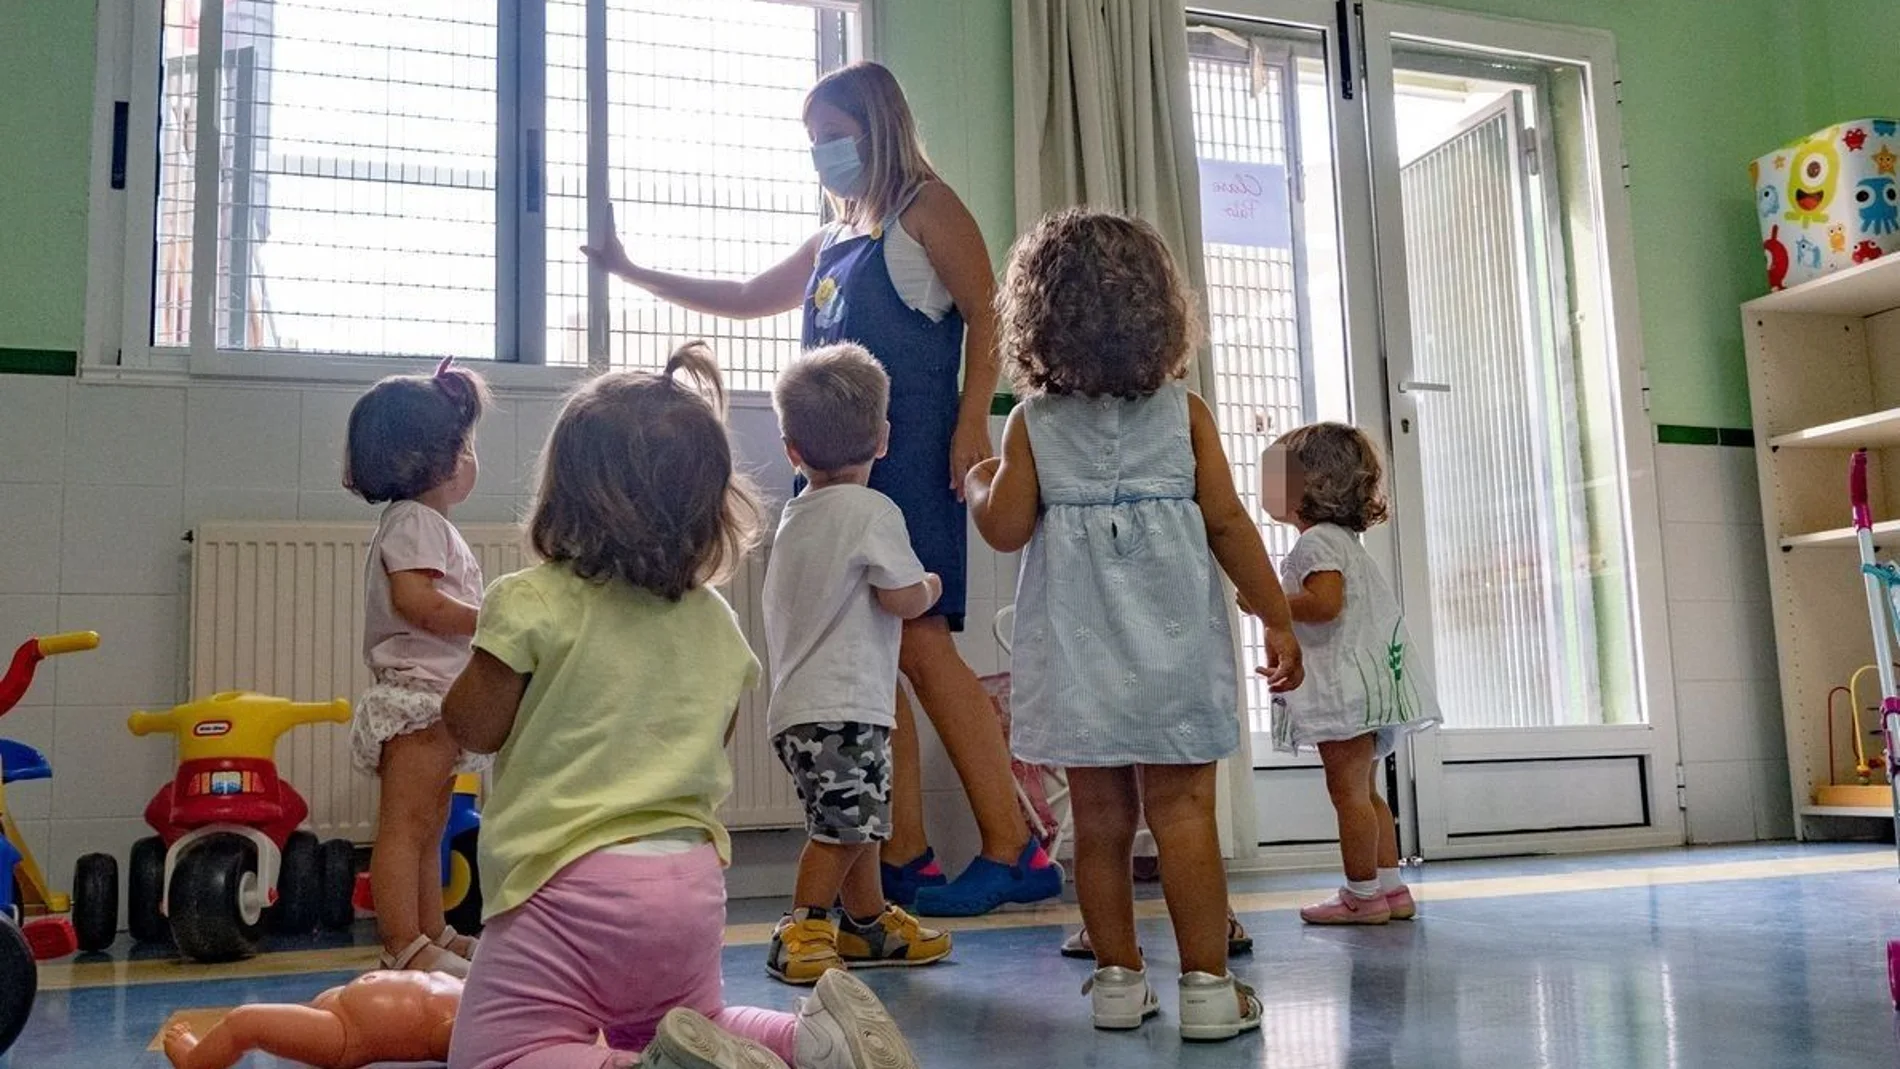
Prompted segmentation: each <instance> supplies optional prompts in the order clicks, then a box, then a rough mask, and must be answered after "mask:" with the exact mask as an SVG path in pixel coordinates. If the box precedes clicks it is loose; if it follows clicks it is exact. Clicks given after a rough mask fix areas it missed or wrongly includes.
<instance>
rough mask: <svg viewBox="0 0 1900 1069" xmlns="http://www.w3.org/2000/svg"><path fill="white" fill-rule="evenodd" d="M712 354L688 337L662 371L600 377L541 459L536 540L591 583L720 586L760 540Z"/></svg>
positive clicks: (581, 393)
mask: <svg viewBox="0 0 1900 1069" xmlns="http://www.w3.org/2000/svg"><path fill="white" fill-rule="evenodd" d="M725 409H726V392H725V387H724V385H723V384H721V382H720V381H719V369H718V366H717V365H716V364H715V363H714V362H713V355H712V350H711V349H710V348H708V347H707V346H706V344H705V343H704V342H689V343H687V344H685V345H682V346H680V347H679V348H678V349H676V350H674V352H673V355H672V356H671V357H670V358H669V359H668V360H667V362H666V369H665V370H664V371H662V372H661V373H659V374H657V375H655V374H652V373H650V372H643V371H619V372H613V373H610V374H606V375H602V376H600V377H599V378H597V379H594V380H593V381H591V382H589V383H587V384H586V385H584V386H582V387H581V388H580V389H578V390H576V391H574V394H573V395H572V396H571V397H569V398H568V400H567V404H566V406H565V407H563V408H562V409H561V416H560V419H559V420H557V421H556V422H555V425H554V432H553V434H551V435H550V436H549V438H548V444H547V449H546V451H545V452H544V453H543V455H542V459H541V488H540V491H539V492H538V493H537V494H536V499H535V505H534V513H533V515H532V516H531V517H530V518H529V520H528V536H529V539H530V540H531V541H532V542H533V544H534V549H535V552H537V553H539V554H540V555H541V556H542V557H543V558H545V559H547V560H550V561H560V562H564V563H566V564H567V565H568V566H569V567H571V568H573V569H574V572H575V574H577V575H579V576H580V577H581V578H583V579H589V580H593V581H595V582H600V583H605V582H608V581H610V580H615V579H619V580H624V581H626V582H628V583H631V584H633V585H634V586H637V587H642V588H644V589H646V590H650V591H652V592H653V593H655V594H658V595H659V596H661V597H663V598H666V599H667V600H669V601H678V600H679V599H680V598H681V597H682V596H683V595H685V593H686V592H687V591H689V590H691V589H693V588H694V587H697V586H701V585H706V584H714V585H716V584H719V583H722V582H725V581H726V580H727V579H728V578H730V577H731V575H732V572H733V570H734V569H735V568H737V567H738V565H739V562H740V561H741V560H743V559H744V558H745V555H746V554H747V553H748V552H750V551H751V549H752V547H753V546H754V545H756V544H757V542H758V537H759V528H760V519H761V511H760V508H759V501H758V497H757V495H756V494H754V492H753V490H752V487H751V483H750V481H749V480H747V479H746V477H745V476H744V475H743V474H742V473H739V472H735V471H734V470H733V467H732V445H731V442H730V440H729V439H728V438H727V434H726V421H725Z"/></svg>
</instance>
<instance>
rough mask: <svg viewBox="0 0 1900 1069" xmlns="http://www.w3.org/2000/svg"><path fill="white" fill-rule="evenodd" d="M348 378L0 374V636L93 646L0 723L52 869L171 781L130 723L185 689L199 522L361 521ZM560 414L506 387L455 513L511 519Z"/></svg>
mask: <svg viewBox="0 0 1900 1069" xmlns="http://www.w3.org/2000/svg"><path fill="white" fill-rule="evenodd" d="M356 394H357V391H356V390H354V389H340V390H327V389H320V388H296V387H251V386H223V385H193V386H190V387H182V386H181V387H162V386H113V385H97V384H80V383H76V382H74V381H73V380H71V379H63V378H40V377H31V376H0V458H4V459H5V462H4V463H0V546H4V547H6V548H5V552H4V553H0V647H4V650H5V651H6V652H10V651H11V649H12V647H13V646H14V645H15V644H17V643H18V642H20V641H21V640H23V639H24V638H26V636H28V635H31V634H35V633H46V632H51V631H57V630H82V629H90V630H95V631H98V632H99V633H100V635H101V636H102V644H101V646H100V648H99V649H98V650H96V651H93V652H90V653H81V654H74V655H71V656H69V657H64V658H58V659H55V660H53V661H49V662H47V663H46V664H44V665H42V666H41V669H40V672H39V676H38V679H37V681H36V682H35V684H34V686H33V689H32V690H30V691H29V692H28V693H27V696H26V699H25V700H24V701H23V702H22V704H21V706H20V708H18V709H17V710H15V711H14V712H13V713H11V714H9V715H7V716H6V717H5V719H4V720H0V736H5V737H7V738H15V739H19V740H21V741H23V742H27V743H30V744H32V745H34V746H36V747H39V748H40V749H41V750H43V751H45V752H46V754H47V756H48V759H49V760H50V761H51V763H52V765H53V771H54V776H53V780H52V782H51V783H45V782H33V783H21V784H17V785H15V786H14V787H12V788H11V789H10V790H9V791H8V792H7V800H8V804H9V805H10V806H12V808H13V809H14V812H15V815H16V817H18V818H19V819H20V820H21V830H22V833H23V835H24V836H25V838H26V839H27V842H28V844H29V845H30V846H31V848H32V849H33V851H34V853H35V854H36V855H37V856H38V857H39V859H40V861H41V862H42V863H43V864H44V865H45V866H46V867H47V868H48V870H49V872H48V875H49V877H50V878H51V879H52V880H53V882H54V883H55V884H56V885H58V886H62V887H63V886H64V885H65V884H66V883H67V881H68V880H70V879H71V875H72V867H73V862H74V861H75V860H76V859H77V858H78V856H79V855H80V854H82V853H85V852H87V851H91V850H105V851H108V852H110V853H112V854H114V855H116V856H118V857H119V858H120V859H121V863H123V859H124V858H125V856H126V854H127V853H128V851H129V849H130V846H131V843H132V841H133V840H134V839H135V838H137V837H139V836H140V835H143V834H146V831H145V827H144V824H143V822H142V821H141V820H140V814H141V813H142V812H143V810H144V807H145V803H146V801H147V800H148V799H149V798H150V797H151V795H152V793H153V792H154V791H156V790H157V789H158V786H159V784H161V783H162V782H164V781H165V780H166V778H168V776H169V775H170V772H171V767H172V752H171V747H170V746H169V745H168V744H167V742H166V741H165V740H164V739H162V738H146V739H137V738H133V737H132V735H131V734H130V733H129V732H127V731H126V730H125V717H126V714H127V713H128V712H130V711H131V710H132V709H134V708H140V707H165V706H169V705H171V704H173V703H174V702H176V701H179V700H181V699H182V698H183V697H184V696H185V695H184V691H185V688H186V686H187V682H188V681H187V680H186V678H185V668H184V665H185V652H186V645H187V636H186V620H187V618H186V599H185V595H186V593H187V591H188V590H189V583H190V575H189V552H188V546H187V545H186V543H185V542H184V541H183V536H184V534H185V532H186V531H188V530H189V529H190V528H191V527H192V526H193V525H194V524H196V523H198V522H200V521H202V520H206V519H291V518H296V517H305V518H322V519H367V518H370V517H373V516H374V511H373V510H372V509H370V508H369V507H368V506H366V505H364V504H363V503H362V502H361V501H359V500H357V499H356V498H353V497H351V496H349V495H348V494H346V493H344V492H343V490H342V487H341V485H340V483H339V479H340V465H341V456H342V438H341V435H342V430H343V426H344V419H345V417H346V416H347V414H348V412H349V406H350V404H351V402H352V401H353V400H354V398H355V396H356ZM554 413H555V405H554V403H553V402H551V401H548V400H545V399H535V400H529V401H520V402H515V401H510V400H508V399H503V400H502V401H501V402H500V403H499V405H498V407H497V409H496V411H494V412H492V413H491V414H490V415H489V416H488V417H487V418H485V419H484V420H483V421H482V426H481V430H480V432H479V435H478V438H477V450H478V452H479V454H480V457H481V461H482V475H481V481H480V483H479V486H478V493H477V496H476V497H475V498H473V499H471V500H470V502H469V503H468V506H467V507H466V508H465V510H464V511H463V512H458V518H463V517H465V518H467V519H470V520H506V519H510V518H512V517H513V516H514V515H515V513H516V510H517V508H519V507H520V506H521V505H522V504H523V503H524V502H525V495H526V494H527V493H528V491H529V490H530V489H531V486H530V480H529V478H528V475H527V473H528V472H529V471H531V470H532V466H533V463H534V447H533V445H532V444H530V445H529V446H528V447H526V448H523V447H521V445H520V444H519V443H522V442H527V443H537V442H540V441H541V440H542V439H543V438H545V437H546V433H547V428H548V427H549V426H551V425H552V422H553V419H554Z"/></svg>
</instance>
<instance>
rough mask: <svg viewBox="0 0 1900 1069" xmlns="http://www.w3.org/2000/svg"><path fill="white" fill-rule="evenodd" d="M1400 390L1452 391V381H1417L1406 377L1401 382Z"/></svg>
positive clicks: (1417, 391) (1402, 391)
mask: <svg viewBox="0 0 1900 1069" xmlns="http://www.w3.org/2000/svg"><path fill="white" fill-rule="evenodd" d="M1399 392H1400V393H1450V392H1451V383H1448V382H1417V381H1415V380H1412V379H1406V380H1405V381H1404V382H1401V383H1399Z"/></svg>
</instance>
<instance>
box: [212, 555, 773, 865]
mask: <svg viewBox="0 0 1900 1069" xmlns="http://www.w3.org/2000/svg"><path fill="white" fill-rule="evenodd" d="M458 526H459V527H460V529H461V531H462V535H463V537H465V538H467V539H468V542H469V545H470V546H471V547H472V548H473V549H474V551H475V555H476V557H477V558H478V559H479V560H480V561H481V565H482V574H483V575H484V576H485V577H487V578H488V579H490V580H493V579H495V578H497V577H499V576H502V575H506V574H507V573H509V572H512V571H516V570H518V569H519V568H520V567H521V566H522V563H523V553H522V550H521V541H522V539H521V530H520V528H518V527H516V526H514V525H512V524H459V525H458ZM374 533H375V528H374V527H373V526H372V525H368V524H359V523H304V522H298V523H239V522H230V523H227V522H216V521H213V522H207V523H203V524H200V525H199V526H198V528H197V530H196V531H194V532H193V543H194V545H193V554H192V575H191V677H190V678H191V683H190V686H191V693H192V694H193V695H194V696H198V695H205V694H210V693H213V692H216V691H221V690H255V691H259V692H262V693H265V694H278V695H282V696H284V697H287V698H293V699H296V700H299V701H322V700H327V699H330V698H335V697H347V698H352V699H354V698H355V696H356V695H357V694H359V693H360V692H361V691H362V690H363V688H364V687H366V686H367V685H368V684H369V671H368V669H366V668H364V666H363V560H364V556H365V555H366V554H367V552H368V548H369V539H370V537H371V536H372V535H373V534H374ZM764 578H765V563H764V559H763V555H762V554H759V555H755V556H754V557H753V558H751V559H750V560H748V561H747V562H746V566H745V567H744V568H743V569H741V571H740V574H739V575H738V576H737V577H736V579H735V580H734V583H733V585H732V587H731V588H730V589H728V590H726V591H725V593H726V596H727V597H728V598H729V599H730V600H731V602H732V605H733V608H734V609H735V610H736V611H737V612H738V614H739V618H740V621H741V622H742V624H743V626H744V627H745V631H746V636H747V638H748V639H749V640H750V641H751V643H752V647H753V649H755V650H758V651H760V658H761V660H763V658H764V652H763V651H764V649H765V640H764V631H763V626H762V624H763V621H762V618H761V611H760V607H759V597H758V592H759V590H760V585H761V583H762V582H763V580H764ZM765 708H766V694H765V692H764V690H763V688H761V689H760V690H756V691H754V692H752V693H751V694H749V695H748V696H747V697H746V700H745V702H744V704H743V705H742V706H741V708H740V711H739V726H738V730H737V732H736V733H735V734H734V736H733V746H732V748H731V755H732V761H733V771H734V777H733V778H734V784H733V794H732V798H731V799H730V800H729V801H728V802H727V803H726V807H725V809H724V810H723V811H722V813H721V816H722V818H723V819H724V820H725V821H726V823H727V825H728V826H731V827H734V828H779V827H798V826H800V824H801V823H802V818H801V815H800V810H799V806H798V799H797V795H796V794H795V793H794V792H793V790H792V785H791V781H790V779H789V778H788V777H787V776H786V775H785V773H784V770H783V769H782V768H780V767H779V764H778V760H777V758H776V757H775V756H773V754H772V752H771V747H770V745H769V743H768V742H767V740H766V734H765ZM277 761H278V767H279V768H280V770H281V771H282V772H283V774H284V775H285V776H286V777H287V778H288V779H289V780H290V782H291V783H292V784H294V785H295V786H296V787H297V790H298V791H300V792H301V793H302V794H303V796H304V797H305V799H307V800H308V801H309V803H310V823H311V824H312V825H313V826H314V828H315V830H316V831H317V833H318V834H320V835H322V836H324V837H326V838H327V837H333V836H334V837H341V838H348V839H353V840H356V841H357V842H369V841H371V840H373V839H374V838H375V835H376V798H377V796H376V780H375V778H374V777H372V776H366V775H364V774H362V773H360V772H358V771H357V770H356V768H355V766H353V765H352V764H351V763H350V747H349V728H348V727H347V726H346V725H341V724H315V725H307V726H303V727H298V728H295V729H293V730H291V731H290V732H288V733H286V734H285V735H284V737H283V739H282V741H281V742H280V743H279V744H278V747H277Z"/></svg>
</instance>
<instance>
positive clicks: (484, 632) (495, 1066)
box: [442, 344, 916, 1069]
mask: <svg viewBox="0 0 1900 1069" xmlns="http://www.w3.org/2000/svg"><path fill="white" fill-rule="evenodd" d="M724 401H725V397H724V390H723V388H722V387H721V385H720V383H719V376H718V372H717V370H716V368H715V367H714V365H713V362H712V354H711V353H710V351H708V350H707V349H706V347H705V346H704V345H699V344H694V345H688V346H685V347H682V348H681V349H680V350H679V351H677V352H675V353H674V354H673V356H672V358H671V359H670V360H669V361H668V362H667V366H666V370H665V371H664V372H663V373H661V374H658V375H654V374H647V373H642V372H619V373H614V374H609V375H603V376H601V377H600V378H597V379H594V380H592V381H591V382H589V383H587V384H586V385H585V386H582V387H581V388H580V389H579V390H578V391H577V392H576V393H575V394H574V395H573V396H572V397H571V398H569V399H568V402H567V405H566V407H565V408H564V409H563V410H562V412H561V416H560V419H559V421H558V422H557V423H556V425H555V428H554V432H553V435H552V436H551V438H550V439H549V441H548V445H547V448H546V450H545V451H544V460H543V471H542V476H541V489H540V493H539V495H538V500H537V502H536V504H535V509H534V515H533V517H532V519H531V520H530V523H529V534H530V536H531V539H532V541H533V543H534V549H535V551H536V552H537V553H538V554H539V556H540V557H541V558H542V560H543V562H544V563H541V564H539V565H536V566H535V567H532V568H528V569H526V570H525V571H520V572H516V573H515V574H513V575H510V576H507V577H505V578H502V579H500V580H498V581H497V582H496V583H495V584H494V586H493V587H492V588H491V589H490V590H489V592H488V595H487V597H486V598H485V599H484V601H483V603H482V609H481V618H480V620H479V622H478V623H477V625H476V630H475V640H474V654H473V656H472V657H471V658H470V661H469V664H468V667H467V668H466V669H465V670H464V671H463V672H462V674H461V676H460V678H458V679H457V680H456V682H455V685H454V686H453V687H452V688H450V690H449V694H448V697H447V698H446V699H445V700H444V702H443V706H442V715H443V719H444V720H445V721H446V722H447V724H448V726H449V730H450V732H451V733H453V735H454V736H455V739H456V741H457V742H459V743H460V744H461V745H462V746H463V747H465V748H467V749H469V750H471V751H474V752H476V753H495V754H496V755H497V756H496V760H495V774H494V782H493V785H492V789H491V791H490V793H489V797H488V802H487V805H486V806H485V807H484V812H483V814H482V842H481V855H482V856H481V873H482V882H483V886H482V891H483V904H484V910H485V911H486V913H487V917H486V920H487V931H486V932H485V933H484V935H483V938H482V942H481V947H480V950H479V952H478V953H477V955H476V957H475V961H474V963H473V966H472V968H471V969H470V972H469V979H468V987H467V989H466V991H465V992H464V994H463V997H462V1008H461V1013H460V1015H459V1017H458V1020H457V1024H456V1029H455V1037H454V1041H453V1044H452V1046H451V1047H450V1050H449V1065H450V1067H451V1069H503V1067H517V1069H530V1067H532V1069H609V1067H622V1066H631V1065H636V1064H638V1065H643V1066H645V1067H647V1069H783V1067H784V1066H786V1065H787V1064H790V1065H794V1066H796V1067H798V1069H870V1067H871V1066H873V1065H875V1066H877V1067H878V1069H907V1067H914V1066H915V1064H916V1063H915V1061H914V1060H913V1059H912V1057H911V1054H910V1051H909V1049H908V1047H906V1045H905V1044H904V1040H903V1037H902V1036H901V1035H899V1033H898V1031H897V1027H896V1025H895V1024H894V1023H893V1022H892V1021H891V1019H890V1016H889V1015H888V1014H887V1013H885V1012H884V1008H883V1006H882V1005H880V1004H879V1003H878V1001H877V998H876V997H875V996H874V995H872V994H871V991H870V989H869V988H867V987H865V986H864V984H863V983H862V982H860V981H858V980H856V979H855V978H853V977H850V976H848V975H846V974H844V973H842V972H840V973H835V974H833V975H831V976H828V977H827V978H825V979H824V980H823V981H822V982H820V983H819V984H818V986H817V989H816V991H815V992H814V993H813V994H812V995H811V997H809V998H807V999H806V1000H805V1001H804V1004H803V1007H802V1009H801V1011H800V1012H799V1013H797V1014H790V1013H773V1012H769V1011H766V1010H758V1009H747V1008H740V1007H729V1006H726V1005H725V1004H724V1000H723V998H722V993H721V986H722V984H721V977H720V950H721V946H722V943H723V936H724V929H725V921H726V910H725V905H726V887H725V876H724V871H723V870H724V866H725V865H726V863H727V862H728V860H729V851H730V841H729V839H728V836H727V834H726V829H725V828H724V827H722V826H721V825H720V823H719V821H718V819H717V818H716V817H715V816H714V811H715V810H716V809H717V807H718V806H719V803H720V802H721V801H723V800H724V799H725V797H726V795H727V794H728V793H729V792H730V791H731V788H732V769H731V765H730V764H729V762H728V761H727V758H726V752H725V746H726V742H727V740H728V739H729V738H730V736H731V733H732V723H733V717H734V712H735V710H736V708H737V705H738V702H739V699H740V696H741V694H743V693H744V691H745V690H746V689H747V688H749V687H751V686H753V685H754V684H755V682H756V681H757V679H758V675H759V663H758V660H757V659H756V658H755V657H754V656H753V654H752V650H751V649H750V648H749V647H748V646H747V644H746V640H745V636H744V635H743V634H741V633H740V630H739V624H738V620H737V618H736V617H735V616H734V615H733V611H732V608H731V607H730V606H729V605H727V604H726V602H725V599H723V598H721V597H720V596H719V594H718V593H717V592H716V591H715V590H714V589H713V587H714V586H715V585H716V584H718V583H719V582H721V581H722V580H723V579H724V578H725V577H726V576H727V575H729V574H730V572H731V570H732V568H733V567H734V566H736V565H737V564H738V563H739V562H740V560H741V559H742V558H743V557H744V555H745V554H746V552H747V550H749V549H750V548H751V546H752V544H753V541H754V539H755V537H756V535H757V532H758V527H759V519H760V517H759V510H758V507H757V505H756V503H755V501H754V498H753V497H752V495H751V493H750V492H749V490H748V488H747V487H746V486H745V482H744V478H743V476H740V475H737V474H735V473H734V472H733V469H732V454H731V448H730V446H729V444H728V440H727V433H726V425H725V419H724V408H725V404H724ZM603 1035H604V1036H605V1038H606V1046H601V1045H600V1043H599V1039H600V1037H601V1036H603ZM642 1050H644V1053H642V1054H641V1055H639V1056H638V1057H637V1058H636V1056H635V1055H634V1054H632V1053H630V1052H634V1051H642Z"/></svg>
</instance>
